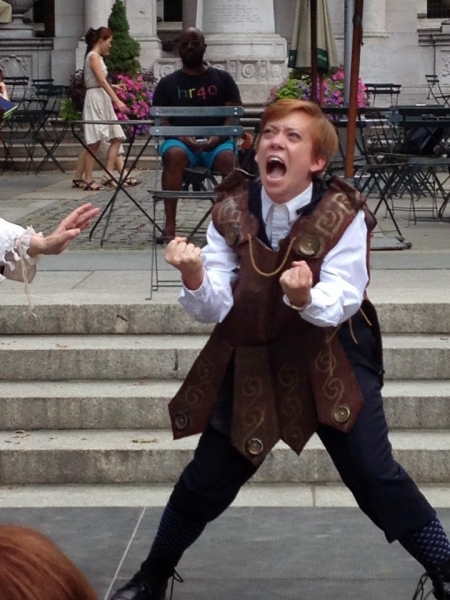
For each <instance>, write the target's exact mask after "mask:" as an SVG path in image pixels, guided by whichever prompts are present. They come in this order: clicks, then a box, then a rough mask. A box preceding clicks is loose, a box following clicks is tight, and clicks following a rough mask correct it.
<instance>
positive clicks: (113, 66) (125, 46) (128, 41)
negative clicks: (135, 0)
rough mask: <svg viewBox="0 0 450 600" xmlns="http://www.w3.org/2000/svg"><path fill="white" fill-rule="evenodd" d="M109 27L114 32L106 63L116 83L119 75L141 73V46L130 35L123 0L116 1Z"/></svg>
mask: <svg viewBox="0 0 450 600" xmlns="http://www.w3.org/2000/svg"><path fill="white" fill-rule="evenodd" d="M108 27H109V28H110V29H111V31H112V32H113V41H112V44H111V50H110V52H109V55H108V56H107V57H106V59H105V62H106V66H107V68H108V73H109V75H110V76H111V77H112V79H113V80H114V81H115V79H116V76H117V74H118V73H122V74H125V75H130V76H131V75H135V74H136V73H138V72H140V71H141V65H140V63H139V60H138V57H139V54H140V51H141V48H140V45H139V43H138V42H136V40H134V39H133V38H132V37H131V36H130V34H129V31H130V25H129V23H128V19H127V13H126V10H125V5H124V3H123V2H122V0H115V2H114V5H113V7H112V11H111V14H110V16H109V19H108Z"/></svg>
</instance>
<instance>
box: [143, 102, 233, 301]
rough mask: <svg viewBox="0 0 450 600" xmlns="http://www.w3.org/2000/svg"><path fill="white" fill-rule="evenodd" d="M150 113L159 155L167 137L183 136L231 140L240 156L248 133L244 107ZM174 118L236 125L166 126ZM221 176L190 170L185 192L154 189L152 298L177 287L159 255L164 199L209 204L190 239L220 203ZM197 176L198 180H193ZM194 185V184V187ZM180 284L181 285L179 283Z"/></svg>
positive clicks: (165, 109)
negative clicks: (241, 140)
mask: <svg viewBox="0 0 450 600" xmlns="http://www.w3.org/2000/svg"><path fill="white" fill-rule="evenodd" d="M150 114H151V116H152V117H154V119H155V124H154V125H153V126H152V127H151V128H150V135H151V136H153V137H154V139H155V143H156V150H157V152H158V154H159V146H160V143H161V142H162V141H163V140H164V139H166V138H171V137H172V138H176V137H180V136H194V137H197V138H204V137H206V138H207V137H210V136H214V135H218V136H221V137H228V138H230V139H231V140H232V142H233V147H234V155H235V157H236V156H237V148H238V139H239V138H240V136H242V134H243V133H244V128H243V127H242V126H241V125H240V124H239V120H240V118H241V117H242V116H243V114H244V109H243V108H242V106H217V107H201V108H199V107H196V108H188V107H159V106H153V107H152V108H151V111H150ZM171 117H193V118H196V119H202V120H206V119H207V118H214V117H215V118H217V117H220V118H223V119H227V118H230V117H231V118H232V119H233V124H232V125H220V126H219V125H203V126H179V125H163V124H162V123H164V122H165V120H166V119H170V118H171ZM160 168H161V167H160ZM217 176H220V174H217V173H214V172H212V171H210V170H208V169H202V170H199V169H188V170H186V172H185V184H184V185H183V189H182V190H179V191H173V190H162V189H159V188H158V189H150V190H148V192H149V194H150V195H151V197H152V202H153V236H152V255H151V281H150V298H151V297H152V293H153V291H156V290H158V289H159V288H160V287H171V286H173V285H174V281H173V280H163V279H161V278H160V276H159V273H158V253H157V232H158V231H161V227H158V225H157V222H158V217H159V215H158V211H157V207H158V205H159V204H161V203H162V202H163V201H164V200H167V199H178V200H188V201H191V200H192V201H206V203H207V207H206V209H205V211H201V213H202V214H201V217H200V218H199V220H198V222H196V223H195V224H194V227H193V228H192V230H190V231H188V232H186V233H187V237H190V238H191V237H192V236H194V235H195V234H196V233H197V232H198V231H199V229H200V227H201V226H202V225H203V224H204V223H205V221H206V220H207V219H208V217H209V215H210V213H211V210H212V205H213V203H214V201H215V200H216V193H215V191H214V187H215V185H217V183H218V182H217ZM156 177H157V179H156V181H157V182H159V181H160V172H159V171H158V173H157V174H156ZM193 177H194V179H193ZM193 183H194V185H192V184H193ZM176 285H178V282H176Z"/></svg>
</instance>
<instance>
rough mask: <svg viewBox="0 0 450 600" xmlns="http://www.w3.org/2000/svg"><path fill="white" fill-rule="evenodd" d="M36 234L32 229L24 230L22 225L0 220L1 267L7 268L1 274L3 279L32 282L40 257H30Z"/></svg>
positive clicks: (0, 277)
mask: <svg viewBox="0 0 450 600" xmlns="http://www.w3.org/2000/svg"><path fill="white" fill-rule="evenodd" d="M33 233H35V231H34V229H33V228H32V227H27V229H24V228H23V227H21V226H20V225H16V224H15V223H10V222H9V221H5V219H0V266H5V273H4V275H2V274H1V273H0V281H2V280H3V279H5V278H7V279H15V280H17V281H28V282H31V281H32V279H33V277H34V275H35V273H36V263H37V262H38V260H39V257H33V258H31V257H30V256H29V255H28V249H29V247H30V240H31V235H32V234H33Z"/></svg>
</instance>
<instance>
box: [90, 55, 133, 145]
mask: <svg viewBox="0 0 450 600" xmlns="http://www.w3.org/2000/svg"><path fill="white" fill-rule="evenodd" d="M92 54H96V52H92V51H91V52H89V53H88V54H87V55H86V60H85V61H84V82H85V84H86V97H85V99H84V106H83V121H118V119H117V116H116V113H115V112H114V108H113V105H112V101H111V98H110V97H109V96H108V94H107V93H106V92H105V90H104V89H103V88H102V87H100V85H99V83H98V79H97V78H96V76H95V75H94V72H93V71H92V69H91V67H90V66H89V58H90V56H91V55H92ZM97 56H98V57H99V59H100V64H101V66H102V71H103V73H104V74H105V76H106V75H107V73H108V71H107V69H106V65H105V63H104V61H103V57H102V56H100V55H99V54H97ZM84 137H85V140H86V143H87V144H95V143H96V142H109V141H110V140H112V139H113V138H116V139H119V140H124V139H125V134H124V131H123V129H122V127H121V126H120V125H119V124H117V125H101V124H99V125H96V124H94V125H87V124H86V125H85V126H84Z"/></svg>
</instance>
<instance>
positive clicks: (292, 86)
mask: <svg viewBox="0 0 450 600" xmlns="http://www.w3.org/2000/svg"><path fill="white" fill-rule="evenodd" d="M344 79H345V74H344V69H343V68H342V67H339V68H337V69H335V70H334V71H332V72H331V73H329V74H328V75H327V76H326V77H323V80H322V81H323V83H322V85H323V105H324V106H343V105H344ZM319 85H320V84H318V86H319ZM311 88H312V85H311V77H310V75H309V74H306V73H301V72H299V71H292V72H291V74H290V75H289V77H288V78H287V79H285V80H284V81H283V82H282V83H281V84H280V85H279V86H277V87H274V88H272V89H271V90H270V94H269V97H268V98H267V100H266V105H267V104H272V103H273V102H276V101H277V100H282V99H284V98H298V99H299V100H311V97H312V89H311ZM319 97H320V90H319V87H318V89H317V98H319ZM368 103H369V102H368V97H367V91H366V86H365V85H364V82H363V81H362V79H361V78H360V79H359V80H358V107H359V108H363V107H365V106H368Z"/></svg>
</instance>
